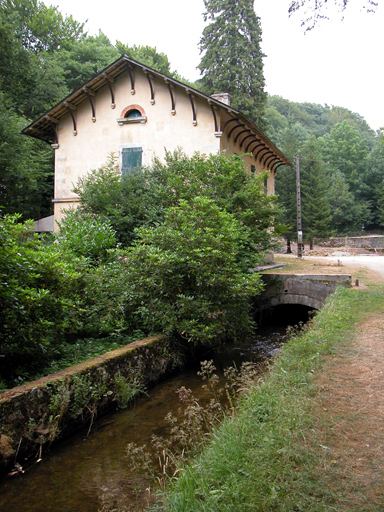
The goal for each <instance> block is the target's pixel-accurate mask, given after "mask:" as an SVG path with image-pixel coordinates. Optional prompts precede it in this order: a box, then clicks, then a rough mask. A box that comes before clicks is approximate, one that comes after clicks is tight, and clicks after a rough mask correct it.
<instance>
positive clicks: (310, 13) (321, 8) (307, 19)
mask: <svg viewBox="0 0 384 512" xmlns="http://www.w3.org/2000/svg"><path fill="white" fill-rule="evenodd" d="M349 2H350V0H333V2H327V0H291V2H290V4H289V8H288V12H289V14H293V13H295V12H297V11H300V10H301V11H303V10H304V13H303V17H302V21H301V24H302V26H303V27H305V30H306V31H308V30H312V29H313V28H315V27H316V25H317V24H318V23H319V22H320V21H321V20H324V19H325V20H327V19H329V18H328V12H327V8H328V7H329V5H334V6H335V7H336V8H337V10H338V11H339V12H343V11H344V10H345V9H346V8H347V6H348V4H349ZM378 3H379V2H378V0H363V1H362V2H361V5H362V7H363V9H366V10H367V12H375V9H376V7H377V5H378Z"/></svg>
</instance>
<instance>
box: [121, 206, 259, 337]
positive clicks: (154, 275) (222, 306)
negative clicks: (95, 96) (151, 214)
mask: <svg viewBox="0 0 384 512" xmlns="http://www.w3.org/2000/svg"><path fill="white" fill-rule="evenodd" d="M138 235H139V240H137V241H136V242H135V244H134V246H133V247H132V248H131V250H130V251H129V253H128V254H127V262H126V265H127V272H129V275H130V293H132V294H133V300H134V302H135V306H136V311H135V315H136V316H137V317H138V318H139V319H140V324H141V323H143V324H144V325H146V326H147V327H148V328H149V329H150V330H154V331H164V332H166V333H167V334H177V335H180V336H182V337H184V338H187V339H189V340H190V341H193V342H196V341H201V342H202V343H206V344H208V343H211V342H213V341H214V340H217V339H219V338H220V337H221V336H223V335H228V336H230V337H232V338H234V339H237V338H239V337H241V336H244V335H245V334H247V333H249V332H250V331H251V330H252V320H251V317H250V311H249V298H250V297H251V296H252V295H255V294H256V293H257V292H258V291H259V290H260V287H261V284H260V281H259V277H258V276H257V275H255V274H244V273H242V272H241V271H240V269H239V267H238V265H237V264H236V256H237V251H238V246H239V240H240V239H241V236H242V229H241V226H240V224H239V223H238V221H236V219H235V218H234V217H233V216H232V215H231V214H229V213H227V212H225V211H222V210H221V209H220V208H219V207H218V206H216V205H215V204H214V202H213V201H212V200H210V199H208V198H205V197H195V198H192V199H191V200H190V202H189V203H188V202H187V201H180V206H178V207H172V208H169V209H168V210H167V212H166V214H165V219H164V222H163V223H162V224H160V225H158V226H156V227H152V228H140V229H139V230H138Z"/></svg>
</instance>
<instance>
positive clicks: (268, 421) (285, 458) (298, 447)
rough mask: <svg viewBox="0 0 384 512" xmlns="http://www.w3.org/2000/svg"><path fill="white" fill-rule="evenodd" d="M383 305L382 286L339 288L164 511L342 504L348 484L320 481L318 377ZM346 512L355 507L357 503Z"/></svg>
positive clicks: (174, 485)
mask: <svg viewBox="0 0 384 512" xmlns="http://www.w3.org/2000/svg"><path fill="white" fill-rule="evenodd" d="M383 303H384V286H383V285H369V286H368V287H367V288H365V289H343V288H340V289H338V291H337V292H336V294H335V295H333V296H332V297H330V299H329V300H328V302H327V304H326V306H325V307H324V308H323V310H322V311H320V312H319V313H318V315H317V316H316V318H315V319H314V320H313V323H312V325H311V328H310V329H309V330H308V331H307V332H304V333H302V334H300V335H298V336H297V337H295V338H293V339H291V341H290V342H289V343H288V344H287V345H286V346H285V348H284V350H283V352H282V354H281V355H280V356H279V357H278V358H277V359H276V362H275V363H274V365H273V368H272V369H271V371H270V372H269V373H268V374H267V375H266V376H265V378H264V380H263V381H262V383H261V384H260V385H259V386H258V387H257V388H255V389H252V390H250V392H249V394H248V395H247V396H246V397H245V398H244V400H243V402H242V404H241V406H240V409H239V411H238V413H237V416H236V417H235V418H228V419H227V420H226V421H225V422H224V423H223V424H222V425H221V427H220V428H219V429H217V431H215V432H214V434H213V437H212V442H211V443H210V444H209V445H208V446H207V447H206V449H205V450H204V452H203V453H202V454H201V455H200V456H199V457H198V458H196V459H195V461H194V463H193V464H191V465H190V466H188V467H186V468H184V470H183V471H182V473H181V476H180V477H178V478H177V479H175V480H174V481H172V482H171V485H170V488H169V490H168V492H167V493H166V494H165V496H164V504H163V505H162V506H163V509H164V510H167V511H168V512H170V511H177V512H190V511H192V510H193V512H198V511H209V512H215V511H219V510H220V512H226V511H236V512H240V511H254V512H256V511H263V512H264V511H279V512H280V511H281V512H283V511H284V512H285V511H286V512H288V511H290V512H292V511H311V512H320V511H321V512H324V511H334V510H340V508H339V507H338V496H340V494H342V492H343V490H342V489H341V488H340V486H339V485H338V483H337V482H336V483H335V482H333V484H332V485H329V482H328V483H327V484H326V485H324V481H322V480H321V479H319V471H318V469H319V468H320V467H323V466H324V459H325V457H326V456H327V455H326V450H325V449H324V446H322V445H321V439H322V437H321V434H320V431H321V429H322V428H324V427H325V425H324V424H323V422H324V421H325V420H324V419H323V418H322V416H321V415H319V414H318V408H317V399H318V395H319V388H318V385H317V384H316V378H315V377H316V376H317V375H319V373H320V372H321V371H325V370H326V368H327V365H329V364H330V362H329V361H332V358H333V357H336V356H340V354H342V353H344V352H345V353H346V354H348V350H347V349H349V347H350V344H351V340H352V339H353V337H354V334H355V332H356V329H357V328H358V325H359V323H360V322H361V321H362V320H363V319H366V318H368V317H369V316H370V315H373V314H374V313H376V312H377V311H380V310H382V309H383ZM346 357H347V356H346ZM343 510H344V508H343ZM348 510H357V509H356V508H353V504H351V507H350V508H348ZM364 510H372V511H373V510H377V509H376V508H374V506H372V508H371V509H369V508H367V509H364Z"/></svg>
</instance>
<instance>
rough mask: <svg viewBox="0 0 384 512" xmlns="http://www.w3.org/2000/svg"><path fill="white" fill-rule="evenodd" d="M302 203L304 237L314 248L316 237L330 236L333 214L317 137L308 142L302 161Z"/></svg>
mask: <svg viewBox="0 0 384 512" xmlns="http://www.w3.org/2000/svg"><path fill="white" fill-rule="evenodd" d="M300 171H301V199H302V201H301V204H302V219H303V233H304V238H307V239H309V241H310V248H311V249H312V248H313V241H314V238H315V237H329V236H330V234H331V232H330V231H331V220H332V214H331V209H330V206H329V201H328V197H327V190H328V186H329V183H328V178H327V175H326V173H325V171H324V164H323V162H322V160H321V157H320V154H319V150H318V143H317V140H316V137H315V136H314V135H312V136H311V137H310V138H309V140H308V142H307V143H306V145H305V147H304V149H303V151H302V158H301V161H300Z"/></svg>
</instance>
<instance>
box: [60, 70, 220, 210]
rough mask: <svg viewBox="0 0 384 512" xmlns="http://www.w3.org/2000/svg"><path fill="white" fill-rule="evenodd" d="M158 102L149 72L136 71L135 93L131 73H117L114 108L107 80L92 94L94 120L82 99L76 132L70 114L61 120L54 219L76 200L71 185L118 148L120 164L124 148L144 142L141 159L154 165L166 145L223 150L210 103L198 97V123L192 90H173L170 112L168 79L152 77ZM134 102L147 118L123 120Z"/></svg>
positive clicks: (190, 150) (169, 147) (188, 149)
mask: <svg viewBox="0 0 384 512" xmlns="http://www.w3.org/2000/svg"><path fill="white" fill-rule="evenodd" d="M152 83H153V88H154V100H155V101H154V103H153V104H152V103H151V94H150V88H149V84H148V80H147V78H146V76H145V75H144V74H143V73H141V72H139V71H136V76H135V94H134V95H132V94H131V85H130V80H129V76H128V74H127V73H126V74H123V75H121V76H120V77H118V78H117V80H116V82H115V83H114V84H113V85H112V86H113V88H114V93H115V108H111V95H110V91H109V88H108V86H107V85H105V86H104V87H103V88H102V89H100V90H99V91H98V93H97V95H95V96H94V97H93V98H92V101H93V103H94V106H95V112H96V121H95V122H93V121H92V110H91V105H90V103H89V102H88V101H83V102H82V103H81V104H80V105H79V106H78V108H77V110H75V111H74V112H73V114H74V117H75V119H76V128H77V129H76V132H77V134H76V135H74V131H73V122H72V118H71V116H70V115H69V114H67V115H65V116H64V117H63V118H61V119H60V123H59V124H58V126H57V133H58V142H59V147H58V149H56V150H55V200H54V201H55V218H56V219H59V218H61V214H60V209H62V208H63V207H64V208H65V207H66V206H68V205H72V204H73V203H74V201H76V195H75V194H74V193H73V191H72V190H73V186H74V184H76V183H77V181H78V179H79V177H80V176H83V175H84V174H86V173H87V172H88V171H89V170H91V169H97V168H99V167H101V166H102V165H103V164H104V163H105V162H106V161H107V158H108V155H109V154H110V153H114V154H115V155H116V156H117V157H118V159H119V164H121V150H122V148H123V147H141V148H142V149H143V154H142V164H143V165H144V166H145V165H150V164H151V163H152V160H153V158H154V156H157V157H159V158H160V159H163V158H164V156H165V150H166V149H167V150H168V151H173V150H175V149H176V148H177V147H180V148H182V149H183V151H184V152H185V153H186V154H188V155H192V154H193V153H194V152H195V151H200V152H202V153H205V154H210V153H215V152H218V151H219V150H220V139H219V138H218V137H216V136H215V131H214V120H213V116H212V112H211V110H210V108H209V106H208V104H207V103H206V102H204V101H202V100H200V99H198V98H194V106H195V112H196V121H197V122H196V123H195V124H194V123H193V113H192V107H191V103H190V99H189V97H188V95H187V94H186V93H185V92H184V91H182V90H178V89H174V90H173V95H174V99H175V113H174V114H172V105H171V98H170V93H169V90H168V87H167V85H166V83H165V82H164V81H161V80H160V79H153V80H152ZM130 105H136V106H139V107H140V108H141V109H142V110H143V111H144V113H145V116H146V121H145V122H143V123H141V122H138V123H129V124H123V125H120V124H119V123H118V121H117V120H118V119H120V117H121V114H122V112H123V111H124V109H126V108H127V107H129V106H130Z"/></svg>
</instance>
